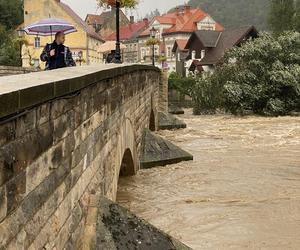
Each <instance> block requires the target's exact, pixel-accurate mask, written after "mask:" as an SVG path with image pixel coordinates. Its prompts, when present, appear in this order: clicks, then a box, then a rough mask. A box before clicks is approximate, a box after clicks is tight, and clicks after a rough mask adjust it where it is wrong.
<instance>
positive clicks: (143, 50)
mask: <svg viewBox="0 0 300 250" xmlns="http://www.w3.org/2000/svg"><path fill="white" fill-rule="evenodd" d="M145 56H146V51H145V49H142V53H141V57H142V60H144V57H145Z"/></svg>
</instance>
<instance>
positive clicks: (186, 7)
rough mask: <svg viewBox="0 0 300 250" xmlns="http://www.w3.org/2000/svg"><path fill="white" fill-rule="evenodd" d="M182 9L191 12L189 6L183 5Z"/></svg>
mask: <svg viewBox="0 0 300 250" xmlns="http://www.w3.org/2000/svg"><path fill="white" fill-rule="evenodd" d="M184 11H185V12H186V13H190V12H191V6H189V5H185V6H184Z"/></svg>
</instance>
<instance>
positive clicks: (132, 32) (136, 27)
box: [106, 20, 149, 41]
mask: <svg viewBox="0 0 300 250" xmlns="http://www.w3.org/2000/svg"><path fill="white" fill-rule="evenodd" d="M148 25H149V23H148V20H142V21H139V22H137V23H131V24H129V25H127V26H124V27H122V28H120V40H121V41H125V40H129V39H133V38H136V37H137V36H138V35H139V34H140V32H142V31H144V30H145V29H146V28H147V27H148ZM115 39H116V33H115V32H114V33H113V34H111V35H109V36H108V37H106V40H107V41H109V40H115Z"/></svg>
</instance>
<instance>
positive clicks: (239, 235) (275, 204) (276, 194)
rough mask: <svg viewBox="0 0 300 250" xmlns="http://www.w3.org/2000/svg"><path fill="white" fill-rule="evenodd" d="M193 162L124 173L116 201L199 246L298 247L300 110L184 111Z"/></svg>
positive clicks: (170, 134)
mask: <svg viewBox="0 0 300 250" xmlns="http://www.w3.org/2000/svg"><path fill="white" fill-rule="evenodd" d="M181 119H183V120H184V121H185V122H186V123H187V125H188V128H187V129H183V130H177V131H162V132H159V134H161V135H162V136H164V137H165V138H167V139H169V140H171V141H172V142H174V143H176V144H177V145H179V146H181V147H182V148H183V149H185V150H187V151H189V152H190V153H192V154H193V155H194V161H193V162H183V163H179V164H176V165H172V166H167V167H161V168H155V169H150V170H142V171H140V172H139V173H138V175H137V176H134V177H130V178H122V179H120V183H119V192H118V201H119V203H121V204H122V205H124V206H125V207H127V208H129V209H130V210H131V211H132V212H134V213H135V214H137V215H138V216H140V217H142V218H144V219H146V220H148V221H149V222H151V223H152V224H153V225H155V226H157V227H158V228H160V229H162V230H164V231H166V232H167V233H169V234H170V235H172V236H174V237H176V238H177V239H179V240H181V241H182V242H184V243H185V244H187V245H188V246H190V247H191V248H193V249H199V250H207V249H213V250H231V249H235V250H240V249H255V250H257V249H261V250H265V249H266V250H277V249H278V250H286V249H295V250H299V249H300V117H298V118H295V117H280V118H263V117H246V118H236V117H232V116H201V117H195V116H193V115H192V114H191V111H188V112H187V114H185V115H183V116H181Z"/></svg>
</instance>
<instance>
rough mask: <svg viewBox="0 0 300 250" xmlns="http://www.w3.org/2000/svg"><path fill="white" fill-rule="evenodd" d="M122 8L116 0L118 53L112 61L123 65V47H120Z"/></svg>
mask: <svg viewBox="0 0 300 250" xmlns="http://www.w3.org/2000/svg"><path fill="white" fill-rule="evenodd" d="M120 6H121V3H120V2H119V1H118V0H116V30H117V32H116V34H117V36H116V52H115V57H114V59H113V60H112V62H113V63H122V60H121V46H120Z"/></svg>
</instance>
